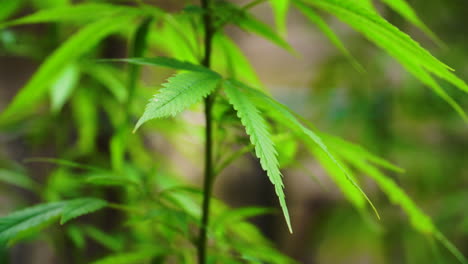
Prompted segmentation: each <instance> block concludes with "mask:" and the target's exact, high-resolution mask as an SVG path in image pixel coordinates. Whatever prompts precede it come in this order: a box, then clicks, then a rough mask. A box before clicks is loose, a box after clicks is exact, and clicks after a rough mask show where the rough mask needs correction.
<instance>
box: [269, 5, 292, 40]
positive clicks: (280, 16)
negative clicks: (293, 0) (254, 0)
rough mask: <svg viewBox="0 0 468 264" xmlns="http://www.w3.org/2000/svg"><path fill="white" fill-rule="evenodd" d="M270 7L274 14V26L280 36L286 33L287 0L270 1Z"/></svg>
mask: <svg viewBox="0 0 468 264" xmlns="http://www.w3.org/2000/svg"><path fill="white" fill-rule="evenodd" d="M270 5H271V7H272V8H273V13H274V14H275V24H276V27H277V28H278V31H279V32H280V33H281V34H283V35H284V34H285V33H286V23H287V14H288V10H289V0H270Z"/></svg>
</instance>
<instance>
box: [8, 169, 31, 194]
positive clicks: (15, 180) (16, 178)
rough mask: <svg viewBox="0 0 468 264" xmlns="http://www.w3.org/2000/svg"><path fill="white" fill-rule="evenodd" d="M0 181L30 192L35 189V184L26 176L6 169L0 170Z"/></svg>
mask: <svg viewBox="0 0 468 264" xmlns="http://www.w3.org/2000/svg"><path fill="white" fill-rule="evenodd" d="M0 181H3V182H6V183H8V184H11V185H15V186H18V187H21V188H24V189H27V190H32V191H33V190H35V189H36V188H37V183H36V182H34V181H33V180H31V178H29V177H28V176H27V175H25V174H23V173H20V172H17V171H12V170H7V169H0Z"/></svg>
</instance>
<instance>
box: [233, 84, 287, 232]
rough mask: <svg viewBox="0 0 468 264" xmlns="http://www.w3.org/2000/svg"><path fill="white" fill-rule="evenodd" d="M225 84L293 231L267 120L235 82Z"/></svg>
mask: <svg viewBox="0 0 468 264" xmlns="http://www.w3.org/2000/svg"><path fill="white" fill-rule="evenodd" d="M224 84H225V86H224V88H225V92H226V95H227V97H228V99H229V103H230V104H232V105H233V107H234V109H235V110H236V111H237V116H238V117H239V119H240V120H241V122H242V124H243V125H244V127H245V130H246V133H247V134H248V135H249V137H250V142H251V143H252V145H254V146H255V154H256V156H257V157H258V158H259V159H260V165H261V167H262V169H263V170H264V171H266V172H267V175H268V178H269V179H270V181H271V183H272V184H273V185H274V187H275V192H276V195H277V196H278V199H279V202H280V205H281V209H282V211H283V215H284V218H285V220H286V224H287V226H288V229H289V231H290V232H291V233H292V227H291V220H290V217H289V212H288V208H287V205H286V200H285V195H284V191H283V188H284V184H283V180H282V175H281V172H280V170H279V162H278V158H277V156H278V154H277V152H276V149H275V146H274V143H273V141H272V139H271V134H270V131H269V129H268V126H267V124H266V121H265V119H264V118H263V117H262V116H261V115H260V112H259V111H258V109H257V108H256V107H255V105H254V104H253V103H252V102H251V101H250V100H249V98H248V97H247V96H246V95H245V94H243V93H242V92H241V91H240V90H239V88H238V87H237V85H236V83H235V82H232V81H229V80H228V81H225V82H224Z"/></svg>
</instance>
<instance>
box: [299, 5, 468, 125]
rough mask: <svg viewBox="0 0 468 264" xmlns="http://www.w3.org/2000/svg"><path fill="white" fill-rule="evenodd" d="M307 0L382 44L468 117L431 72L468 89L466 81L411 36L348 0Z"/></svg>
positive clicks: (455, 108)
mask: <svg viewBox="0 0 468 264" xmlns="http://www.w3.org/2000/svg"><path fill="white" fill-rule="evenodd" d="M305 1H306V2H307V3H309V4H311V5H313V6H315V7H317V8H320V9H322V10H324V11H327V12H329V13H331V14H333V15H335V16H336V17H338V18H339V19H340V20H342V21H344V22H345V23H347V24H349V25H350V26H351V27H353V28H354V29H355V30H356V31H359V32H361V33H362V34H363V35H365V36H366V37H367V38H368V39H369V40H370V41H372V42H374V43H375V44H376V45H377V46H379V47H381V48H382V49H384V50H385V51H387V53H389V54H390V55H391V56H393V57H394V58H395V59H396V60H397V61H399V62H400V63H401V64H402V66H403V67H404V68H405V69H406V70H407V71H408V72H410V73H411V74H413V75H414V76H415V77H416V78H418V79H419V80H420V81H421V82H423V83H424V84H426V85H428V86H429V87H431V88H432V89H433V90H434V92H436V93H437V94H438V95H439V96H440V97H441V98H442V99H444V100H445V101H446V102H447V103H448V104H450V105H451V106H452V108H453V109H454V110H455V111H457V112H458V113H459V114H460V116H462V117H463V118H464V119H465V120H468V117H467V116H466V113H465V112H464V110H463V109H462V108H461V107H460V106H459V105H458V104H457V103H456V101H455V100H454V99H453V98H451V97H450V96H449V95H448V94H447V93H446V92H445V91H444V90H443V89H442V88H441V87H440V85H439V84H438V83H437V82H436V81H435V80H434V79H433V77H432V76H431V74H433V75H435V76H438V77H439V78H441V79H444V80H446V81H447V82H449V83H451V84H453V85H454V86H456V87H458V88H459V89H461V90H463V91H465V92H468V85H467V84H466V83H465V82H464V81H463V80H461V79H460V78H458V77H457V76H456V75H455V74H453V73H452V72H451V70H452V69H451V68H450V67H448V66H447V65H445V64H444V63H442V62H440V61H439V60H438V59H436V58H435V57H434V56H432V55H431V54H430V53H429V52H428V51H427V50H426V49H424V48H422V47H421V46H420V45H419V44H418V43H417V42H416V41H414V40H413V39H411V37H410V36H408V35H407V34H405V33H403V32H402V31H400V30H399V29H398V28H396V27H395V26H393V25H392V24H390V23H389V22H387V21H386V20H385V19H384V18H382V17H381V16H379V15H378V14H377V13H376V12H373V11H371V10H369V9H366V8H363V7H361V5H360V4H356V3H354V2H353V1H351V0H345V1H343V0H340V1H338V0H305Z"/></svg>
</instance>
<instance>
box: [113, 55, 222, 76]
mask: <svg viewBox="0 0 468 264" xmlns="http://www.w3.org/2000/svg"><path fill="white" fill-rule="evenodd" d="M113 61H125V62H128V63H132V64H138V65H150V66H160V67H166V68H171V69H175V70H185V71H193V72H205V73H206V72H208V73H213V72H212V71H211V70H210V69H208V68H205V67H203V66H201V65H196V64H193V63H190V62H187V61H180V60H177V59H174V58H168V57H156V58H128V59H115V60H113Z"/></svg>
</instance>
